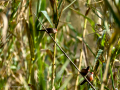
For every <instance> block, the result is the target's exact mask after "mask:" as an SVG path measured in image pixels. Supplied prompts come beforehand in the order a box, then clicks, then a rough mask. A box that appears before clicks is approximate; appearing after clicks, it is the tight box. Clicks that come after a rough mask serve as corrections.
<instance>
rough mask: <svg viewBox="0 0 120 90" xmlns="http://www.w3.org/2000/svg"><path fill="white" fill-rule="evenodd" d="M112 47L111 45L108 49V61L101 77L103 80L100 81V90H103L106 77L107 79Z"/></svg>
mask: <svg viewBox="0 0 120 90" xmlns="http://www.w3.org/2000/svg"><path fill="white" fill-rule="evenodd" d="M112 47H113V46H112V45H111V46H110V49H109V55H108V60H107V63H106V68H105V72H104V75H103V80H102V84H101V89H100V90H104V84H105V83H106V77H107V73H108V68H109V63H110V57H111V50H112Z"/></svg>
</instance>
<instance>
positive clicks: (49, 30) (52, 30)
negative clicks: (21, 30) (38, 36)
mask: <svg viewBox="0 0 120 90" xmlns="http://www.w3.org/2000/svg"><path fill="white" fill-rule="evenodd" d="M46 30H47V31H48V33H57V29H56V28H46ZM46 30H45V29H42V30H39V31H46Z"/></svg>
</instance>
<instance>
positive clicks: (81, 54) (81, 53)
mask: <svg viewBox="0 0 120 90" xmlns="http://www.w3.org/2000/svg"><path fill="white" fill-rule="evenodd" d="M82 54H83V53H82V52H81V53H80V61H79V67H78V68H79V70H80V68H81V61H82ZM78 80H79V72H78V76H77V79H76V83H75V90H77V85H78Z"/></svg>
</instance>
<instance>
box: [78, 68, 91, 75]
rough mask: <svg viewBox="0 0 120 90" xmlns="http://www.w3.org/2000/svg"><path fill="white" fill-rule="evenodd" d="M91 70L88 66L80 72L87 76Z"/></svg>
mask: <svg viewBox="0 0 120 90" xmlns="http://www.w3.org/2000/svg"><path fill="white" fill-rule="evenodd" d="M89 71H90V67H89V66H88V67H87V68H86V69H82V70H81V72H80V73H81V75H83V76H86V75H87V74H88V72H89Z"/></svg>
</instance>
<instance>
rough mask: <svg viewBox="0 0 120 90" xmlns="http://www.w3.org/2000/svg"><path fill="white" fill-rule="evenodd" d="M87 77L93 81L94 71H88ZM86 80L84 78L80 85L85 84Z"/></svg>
mask: <svg viewBox="0 0 120 90" xmlns="http://www.w3.org/2000/svg"><path fill="white" fill-rule="evenodd" d="M86 78H87V79H88V80H89V81H90V82H91V81H92V80H93V72H91V73H88V75H87V76H86ZM85 82H86V80H83V81H82V82H81V84H80V85H83V84H84V83H85Z"/></svg>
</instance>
